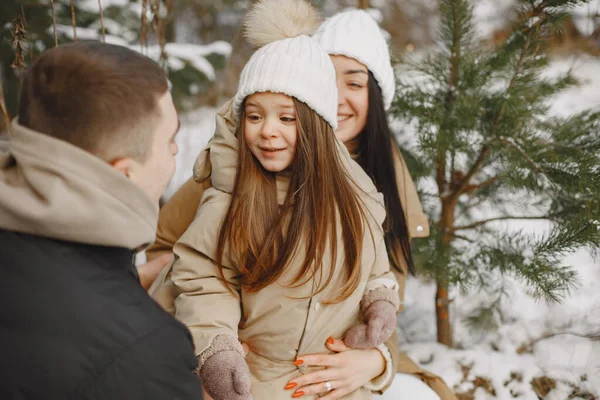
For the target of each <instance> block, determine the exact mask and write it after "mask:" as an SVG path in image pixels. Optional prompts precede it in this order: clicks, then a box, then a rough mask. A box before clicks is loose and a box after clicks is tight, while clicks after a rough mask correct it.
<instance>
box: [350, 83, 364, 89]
mask: <svg viewBox="0 0 600 400" xmlns="http://www.w3.org/2000/svg"><path fill="white" fill-rule="evenodd" d="M349 85H350V86H351V87H353V88H356V89H362V88H363V85H361V84H359V83H350V84H349Z"/></svg>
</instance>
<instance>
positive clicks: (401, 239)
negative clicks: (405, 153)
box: [357, 72, 415, 274]
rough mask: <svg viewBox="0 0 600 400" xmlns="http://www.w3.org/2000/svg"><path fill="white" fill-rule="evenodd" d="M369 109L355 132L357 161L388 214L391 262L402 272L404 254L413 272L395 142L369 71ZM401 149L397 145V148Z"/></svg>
mask: <svg viewBox="0 0 600 400" xmlns="http://www.w3.org/2000/svg"><path fill="white" fill-rule="evenodd" d="M368 90H369V112H368V114H367V122H366V124H365V127H364V129H363V131H362V132H361V133H360V135H359V136H358V148H359V149H360V151H359V155H358V160H357V161H358V163H359V164H360V166H361V167H362V168H363V169H364V170H365V171H366V172H367V174H369V176H370V177H371V179H373V181H374V183H375V186H376V187H377V189H378V190H379V191H380V192H381V193H382V194H383V197H384V201H385V208H386V212H387V217H386V219H385V222H384V226H383V227H384V230H385V245H386V248H387V251H388V255H389V257H390V262H391V263H392V265H393V266H394V268H396V269H397V270H398V271H399V272H401V273H404V269H403V268H402V264H401V263H402V260H399V259H398V257H399V254H402V255H403V256H404V260H405V261H406V263H407V264H408V270H409V272H410V273H412V274H414V273H415V267H414V263H413V258H412V254H411V249H410V238H409V235H408V227H407V225H406V217H405V215H404V209H403V207H402V202H401V201H400V193H399V191H398V184H397V182H396V167H395V165H394V149H393V148H392V146H398V144H397V143H396V139H395V138H394V136H393V135H392V133H391V130H390V127H389V124H388V120H387V114H386V112H385V107H384V105H383V96H382V93H381V88H380V87H379V85H378V84H377V81H376V80H375V77H374V76H373V74H372V73H371V72H369V82H368ZM396 150H397V151H398V152H400V148H399V146H398V148H397V149H396Z"/></svg>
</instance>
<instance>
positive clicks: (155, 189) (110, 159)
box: [19, 42, 179, 202]
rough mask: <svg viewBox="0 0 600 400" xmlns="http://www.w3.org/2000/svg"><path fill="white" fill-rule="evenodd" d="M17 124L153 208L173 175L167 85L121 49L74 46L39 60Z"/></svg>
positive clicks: (154, 69) (148, 63)
mask: <svg viewBox="0 0 600 400" xmlns="http://www.w3.org/2000/svg"><path fill="white" fill-rule="evenodd" d="M19 123H20V124H21V125H23V126H26V127H28V128H30V129H33V130H35V131H38V132H40V133H44V134H46V135H49V136H52V137H55V138H57V139H61V140H64V141H66V142H69V143H71V144H73V145H75V146H77V147H80V148H82V149H84V150H86V151H88V152H89V153H91V154H93V155H95V156H97V157H99V158H101V159H102V160H104V161H106V162H107V163H109V164H111V165H112V166H113V167H114V168H116V169H118V170H119V171H121V172H123V173H124V174H125V175H126V176H128V177H129V178H130V179H131V180H132V182H133V183H135V184H136V185H138V186H139V187H140V188H142V189H143V190H144V192H146V194H147V195H148V196H149V197H150V198H151V199H152V201H156V202H157V201H158V199H159V197H160V195H161V194H162V191H163V190H164V188H165V187H166V185H167V183H168V182H169V180H170V179H171V177H172V175H173V173H174V171H175V154H176V153H177V145H176V144H175V142H174V136H175V134H176V133H177V130H178V127H179V122H178V119H177V112H176V111H175V107H174V105H173V100H172V99H171V95H170V93H169V90H168V82H167V78H166V76H165V74H164V72H163V70H162V69H161V68H160V67H159V66H158V65H157V64H156V63H154V62H153V61H152V60H150V59H149V58H147V57H145V56H143V55H141V54H138V53H136V52H135V51H132V50H129V49H127V48H125V47H121V46H114V45H109V44H104V43H98V42H80V43H74V44H69V45H65V46H61V47H58V48H55V49H52V50H50V51H48V52H46V53H44V54H42V55H41V56H40V57H39V58H38V59H37V60H36V61H35V63H34V64H33V65H32V66H31V69H30V71H29V72H28V74H27V77H26V79H25V81H24V85H23V90H22V94H21V102H20V105H19Z"/></svg>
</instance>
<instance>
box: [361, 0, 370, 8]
mask: <svg viewBox="0 0 600 400" xmlns="http://www.w3.org/2000/svg"><path fill="white" fill-rule="evenodd" d="M358 8H365V9H366V8H369V0H358Z"/></svg>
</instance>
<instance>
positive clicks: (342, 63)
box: [331, 56, 369, 143]
mask: <svg viewBox="0 0 600 400" xmlns="http://www.w3.org/2000/svg"><path fill="white" fill-rule="evenodd" d="M331 60H332V61H333V65H334V67H335V75H336V80H337V88H338V114H337V116H338V128H337V129H336V130H335V135H336V136H337V137H338V139H340V140H341V141H342V142H344V143H346V142H348V141H349V140H352V139H354V138H355V137H357V136H358V134H359V133H361V132H362V130H363V129H364V127H365V124H366V123H367V114H368V113H369V88H368V86H367V84H368V82H369V70H368V69H367V67H366V66H365V65H364V64H361V63H360V62H358V61H356V60H355V59H354V58H348V57H345V56H331Z"/></svg>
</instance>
